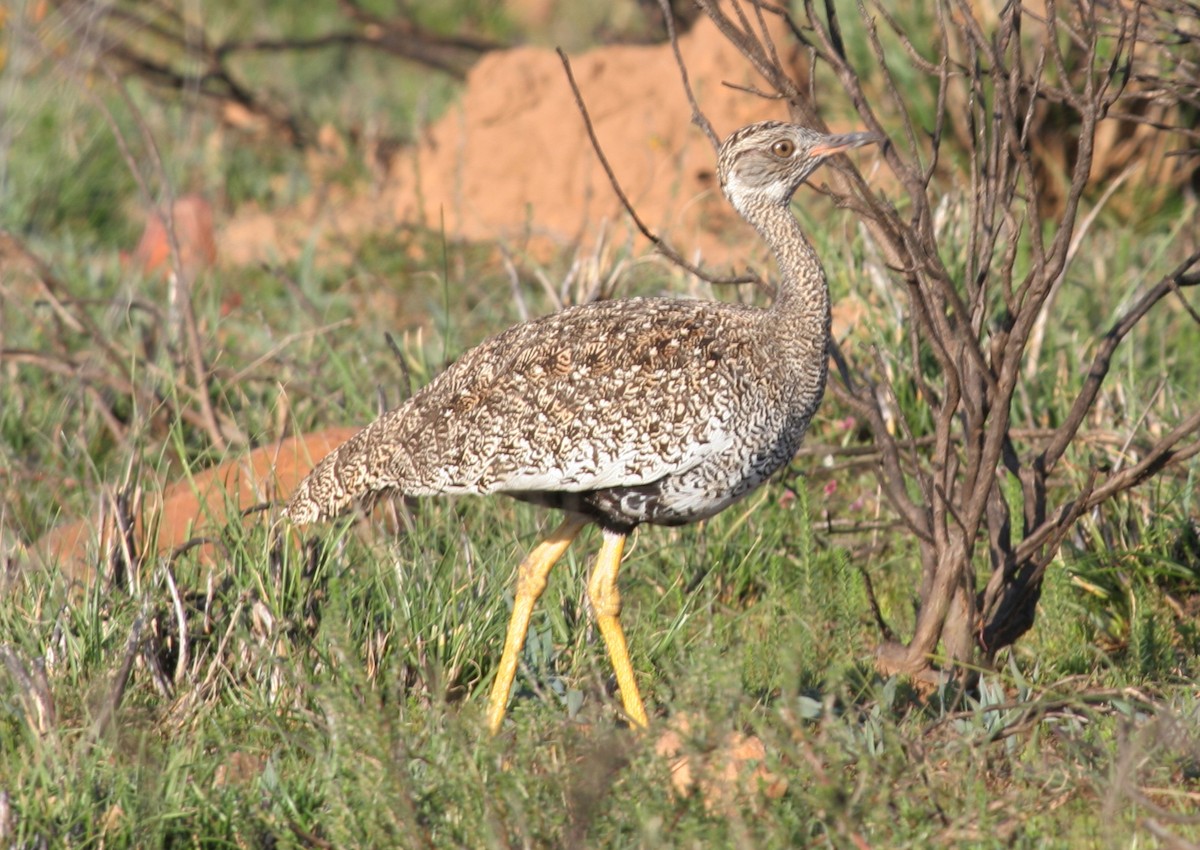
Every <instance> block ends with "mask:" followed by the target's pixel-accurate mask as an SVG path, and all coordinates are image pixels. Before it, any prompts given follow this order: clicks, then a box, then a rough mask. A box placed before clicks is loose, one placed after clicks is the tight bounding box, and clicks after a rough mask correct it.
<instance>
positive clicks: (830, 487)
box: [825, 479, 837, 496]
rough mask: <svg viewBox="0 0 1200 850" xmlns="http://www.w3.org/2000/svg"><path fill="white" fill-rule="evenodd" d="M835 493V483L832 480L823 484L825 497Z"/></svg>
mask: <svg viewBox="0 0 1200 850" xmlns="http://www.w3.org/2000/svg"><path fill="white" fill-rule="evenodd" d="M836 492H837V481H835V480H832V479H831V480H829V481H827V482H826V483H825V495H826V496H832V495H833V494H834V493H836Z"/></svg>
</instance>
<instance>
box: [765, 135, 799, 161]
mask: <svg viewBox="0 0 1200 850" xmlns="http://www.w3.org/2000/svg"><path fill="white" fill-rule="evenodd" d="M795 152H796V144H795V142H793V141H791V140H790V139H780V140H779V141H778V142H776V143H775V144H773V145H771V153H773V154H775V156H777V157H779V158H780V159H787V158H788V157H789V156H791V155H792V154H793V153H795Z"/></svg>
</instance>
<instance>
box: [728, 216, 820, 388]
mask: <svg viewBox="0 0 1200 850" xmlns="http://www.w3.org/2000/svg"><path fill="white" fill-rule="evenodd" d="M747 207H748V208H747V209H744V210H743V215H745V217H746V220H747V221H749V222H750V224H752V225H753V226H754V229H755V230H757V231H758V232H759V234H760V235H761V236H762V238H763V240H764V241H765V242H766V243H767V245H768V246H770V248H771V253H772V254H774V256H775V260H776V262H777V263H778V265H779V274H780V278H779V287H778V290H777V291H776V294H775V301H774V303H773V304H772V305H771V307H770V309H769V310H767V311H766V316H765V318H766V320H767V322H768V323H769V324H770V325H771V326H772V332H773V333H775V334H776V335H777V338H778V341H779V343H780V344H783V345H786V346H787V347H789V348H793V350H794V356H795V357H796V358H797V365H798V366H807V367H808V368H810V369H811V368H814V367H813V365H811V364H815V363H820V364H821V368H822V375H821V379H822V383H823V381H824V374H823V369H824V365H825V359H826V358H825V356H824V352H825V350H826V349H827V348H828V344H829V335H830V321H831V317H830V305H829V285H828V283H827V282H826V280H825V270H824V268H822V266H821V260H820V258H819V257H818V256H817V252H816V251H814V250H813V247H812V245H811V244H810V243H809V241H808V238H807V237H806V236H805V235H804V231H803V230H801V229H800V223H799V222H798V221H797V220H796V217H795V216H794V215H793V214H792V212H791V210H790V209H788V208H787V207H784V206H780V205H778V204H772V203H761V204H752V205H747ZM818 352H820V353H819V354H818ZM806 355H807V356H806Z"/></svg>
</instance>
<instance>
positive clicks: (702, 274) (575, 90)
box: [557, 48, 762, 284]
mask: <svg viewBox="0 0 1200 850" xmlns="http://www.w3.org/2000/svg"><path fill="white" fill-rule="evenodd" d="M557 52H558V58H559V59H560V60H561V61H562V66H563V70H564V71H566V74H567V82H568V83H569V84H570V86H571V93H572V94H573V95H574V97H575V105H576V106H577V107H578V108H579V114H580V115H581V116H582V117H583V124H584V126H585V127H586V128H587V134H588V139H590V140H591V142H592V150H594V151H595V152H596V157H597V158H598V159H599V160H600V165H601V166H603V168H604V173H605V174H607V175H608V182H609V184H610V185H611V186H612V189H613V191H614V192H615V193H616V195H617V198H619V199H620V201H621V206H622V207H624V209H625V212H627V213H628V214H629V217H630V218H631V219H633V223H634V225H636V226H637V229H638V231H639V232H641V234H642V235H643V236H645V237H646V238H647V239H649V240H650V242H651V243H652V244H653V245H654V247H655V249H656V250H657V251H658V252H659V253H661V254H662V255H663V256H664V257H666V258H667V259H668V260H670V261H671V262H672V263H674V264H675V265H677V266H679V267H680V268H681V269H683V270H684V271H687V272H689V273H690V274H694V275H695V276H696V277H698V278H700V279H701V280H703V281H707V282H708V283H713V284H737V283H757V284H761V282H762V281H761V279H760V278H759V277H758V276H757V275H741V276H739V277H731V278H722V277H716V276H714V275H711V274H709V273H708V272H706V271H704V270H703V269H701V268H699V267H698V266H695V265H693V264H691V263H689V262H688V261H687V260H685V259H684V258H683V257H682V256H680V254H679V252H678V251H676V250H675V249H674V248H673V247H671V245H670V244H669V243H668V242H667V241H666V240H664V239H663V238H662V237H660V236H659V235H658V234H656V233H654V232H653V231H652V230H651V229H650V228H649V227H647V226H646V223H645V222H643V221H642V219H641V217H640V216H638V214H637V210H635V209H634V208H633V204H632V203H630V201H629V198H628V196H626V194H625V191H624V190H623V189H622V188H621V184H620V182H619V181H618V180H617V175H616V174H614V173H613V170H612V166H611V165H610V164H609V162H608V157H607V156H605V155H604V150H603V148H601V147H600V140H599V139H597V138H596V130H595V128H594V127H593V126H592V118H591V115H589V114H588V110H587V105H586V104H585V103H584V101H583V95H582V94H581V93H580V91H579V86H578V84H577V83H576V82H575V74H574V73H573V72H572V71H571V60H570V59H568V58H567V54H566V53H565V52H563V50H562V49H561V48H559V49H558V51H557Z"/></svg>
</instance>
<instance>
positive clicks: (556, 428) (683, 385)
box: [289, 299, 758, 521]
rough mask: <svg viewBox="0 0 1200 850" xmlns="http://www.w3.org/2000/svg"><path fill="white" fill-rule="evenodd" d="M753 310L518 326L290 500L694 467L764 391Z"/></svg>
mask: <svg viewBox="0 0 1200 850" xmlns="http://www.w3.org/2000/svg"><path fill="white" fill-rule="evenodd" d="M754 315H755V311H753V310H752V309H751V308H745V307H740V306H737V305H729V304H718V303H713V302H700V301H696V302H691V301H679V300H674V299H631V300H626V301H611V302H601V303H597V304H591V305H586V306H583V307H576V308H572V309H569V310H564V311H562V312H560V313H556V314H554V315H551V316H547V317H545V318H543V319H540V320H537V321H534V322H530V323H527V324H523V325H518V326H516V327H514V328H510V329H509V330H508V331H505V332H504V333H501V334H499V335H497V336H495V337H492V338H490V339H488V340H486V341H485V342H483V343H482V344H480V345H479V346H478V347H476V348H474V349H472V350H471V351H468V352H467V353H466V354H464V355H463V356H462V357H461V358H460V359H459V360H458V361H456V362H455V363H454V364H453V365H452V366H451V367H450V368H449V369H447V370H446V371H445V372H444V373H442V374H441V375H439V376H438V377H437V378H436V379H435V380H434V381H432V382H431V383H430V384H429V385H428V386H426V387H425V388H424V389H422V390H421V391H420V392H418V393H417V394H415V395H414V396H413V397H412V398H411V399H409V400H408V401H407V402H405V403H404V404H403V405H401V406H400V407H398V408H396V409H395V410H392V411H390V412H388V413H387V414H384V416H382V417H380V418H379V419H378V420H376V421H375V422H373V423H372V424H371V425H369V426H368V427H367V428H366V429H364V430H363V431H362V432H360V433H359V434H358V435H356V437H355V438H353V439H352V440H351V441H349V442H348V443H347V444H345V445H344V446H343V447H341V448H339V449H338V450H337V451H336V452H334V454H333V455H331V456H330V457H329V458H327V459H326V460H325V461H323V462H322V463H321V464H320V465H319V466H318V468H317V469H316V470H314V472H313V473H312V475H310V476H309V479H306V481H305V482H304V483H303V484H302V485H301V488H300V489H299V490H298V491H297V494H296V496H295V497H294V498H293V500H292V504H291V506H289V513H290V514H291V515H292V516H293V518H295V519H298V520H300V521H305V520H312V519H317V518H320V517H325V516H329V515H331V514H334V513H337V512H339V511H340V510H342V509H344V508H345V507H346V506H348V505H349V504H350V503H351V502H353V501H356V500H358V499H360V498H362V497H364V496H368V495H370V494H371V493H373V492H376V491H379V490H397V491H399V492H402V493H406V494H409V495H431V494H436V493H493V492H503V491H526V492H527V491H561V492H584V491H589V490H596V489H602V488H608V487H630V486H638V485H641V484H648V483H651V482H653V481H657V480H659V479H661V478H663V477H665V476H667V475H671V474H677V473H679V472H682V471H685V470H687V469H690V468H692V467H694V466H695V465H696V464H698V463H700V462H702V461H703V459H704V458H705V457H709V456H711V455H712V454H713V453H717V452H720V451H722V450H723V449H724V448H726V447H727V446H728V445H729V444H730V442H731V441H733V440H735V439H736V436H737V435H736V434H734V433H732V432H731V428H732V425H731V422H732V421H736V419H737V416H736V414H737V409H738V408H739V406H741V405H744V404H746V403H747V401H748V400H750V399H752V397H753V395H754V394H755V392H756V389H757V388H756V386H755V384H754V382H753V381H752V380H751V378H750V374H752V373H753V372H754V371H755V370H754V369H753V368H748V366H749V362H748V361H750V360H753V359H754V358H755V357H757V356H758V353H757V352H756V351H755V346H754V345H753V344H752V334H750V333H748V332H747V327H748V326H749V325H750V324H751V323H752V322H753V321H754Z"/></svg>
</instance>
